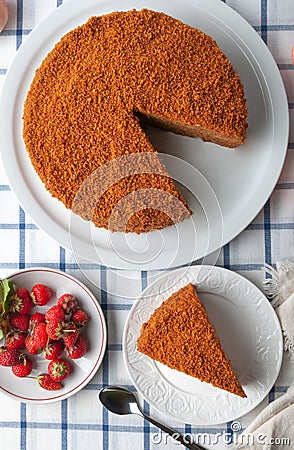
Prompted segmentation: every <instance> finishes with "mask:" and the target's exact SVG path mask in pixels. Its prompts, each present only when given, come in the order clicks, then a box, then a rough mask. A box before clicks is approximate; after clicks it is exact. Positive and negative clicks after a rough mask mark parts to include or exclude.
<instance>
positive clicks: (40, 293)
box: [31, 284, 52, 306]
mask: <svg viewBox="0 0 294 450" xmlns="http://www.w3.org/2000/svg"><path fill="white" fill-rule="evenodd" d="M31 296H32V299H33V302H34V303H35V304H36V305H39V306H44V305H46V304H47V303H48V302H49V300H50V299H51V297H52V292H51V289H49V288H48V286H45V285H44V284H35V286H33V288H32V292H31Z"/></svg>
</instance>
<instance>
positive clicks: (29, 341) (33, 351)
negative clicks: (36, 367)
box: [26, 336, 40, 355]
mask: <svg viewBox="0 0 294 450" xmlns="http://www.w3.org/2000/svg"><path fill="white" fill-rule="evenodd" d="M26 349H27V351H28V352H29V353H30V354H31V355H37V354H38V353H40V349H38V348H36V346H35V343H34V340H33V337H32V336H28V337H27V338H26Z"/></svg>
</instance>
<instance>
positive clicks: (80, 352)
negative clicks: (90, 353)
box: [65, 335, 87, 359]
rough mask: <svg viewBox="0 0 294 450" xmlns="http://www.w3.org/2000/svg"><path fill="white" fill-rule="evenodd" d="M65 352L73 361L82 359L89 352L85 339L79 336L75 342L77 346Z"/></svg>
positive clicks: (68, 348)
mask: <svg viewBox="0 0 294 450" xmlns="http://www.w3.org/2000/svg"><path fill="white" fill-rule="evenodd" d="M65 351H66V354H67V355H68V356H69V357H70V358H72V359H78V358H81V357H82V356H84V354H85V353H86V351H87V344H86V341H85V338H84V337H83V336H82V335H79V337H78V338H77V340H76V342H75V345H74V346H73V347H67V348H66V349H65Z"/></svg>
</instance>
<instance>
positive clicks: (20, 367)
mask: <svg viewBox="0 0 294 450" xmlns="http://www.w3.org/2000/svg"><path fill="white" fill-rule="evenodd" d="M32 368H33V364H32V361H31V360H30V358H29V357H28V356H26V355H21V356H20V361H19V363H18V364H16V365H15V366H12V372H13V373H14V375H16V376H17V377H27V376H28V375H29V374H30V373H31V371H32Z"/></svg>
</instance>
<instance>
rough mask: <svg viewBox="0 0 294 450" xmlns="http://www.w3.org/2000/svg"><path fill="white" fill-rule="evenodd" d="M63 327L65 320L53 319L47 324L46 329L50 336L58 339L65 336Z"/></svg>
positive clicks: (55, 339)
mask: <svg viewBox="0 0 294 450" xmlns="http://www.w3.org/2000/svg"><path fill="white" fill-rule="evenodd" d="M63 327H64V322H58V321H56V320H51V321H50V322H48V323H47V325H46V331H47V334H48V336H49V337H50V338H51V339H53V340H54V341H58V339H61V338H62V337H63Z"/></svg>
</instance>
